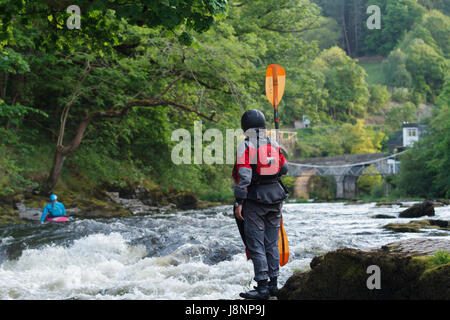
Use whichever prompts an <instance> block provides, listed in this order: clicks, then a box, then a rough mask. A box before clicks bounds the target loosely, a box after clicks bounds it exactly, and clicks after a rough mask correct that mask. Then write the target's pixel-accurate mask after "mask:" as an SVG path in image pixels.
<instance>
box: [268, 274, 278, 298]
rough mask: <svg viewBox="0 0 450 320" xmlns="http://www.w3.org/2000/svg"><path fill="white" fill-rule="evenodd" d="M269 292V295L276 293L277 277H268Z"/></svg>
mask: <svg viewBox="0 0 450 320" xmlns="http://www.w3.org/2000/svg"><path fill="white" fill-rule="evenodd" d="M268 288H269V294H270V295H271V296H276V295H277V293H278V279H277V278H270V281H269V284H268Z"/></svg>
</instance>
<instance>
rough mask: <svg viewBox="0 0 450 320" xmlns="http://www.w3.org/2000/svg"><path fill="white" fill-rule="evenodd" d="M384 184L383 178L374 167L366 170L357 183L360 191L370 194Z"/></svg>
mask: <svg viewBox="0 0 450 320" xmlns="http://www.w3.org/2000/svg"><path fill="white" fill-rule="evenodd" d="M382 182H383V177H382V176H381V174H380V172H379V171H378V170H377V168H375V167H374V166H373V165H371V166H368V167H367V168H365V169H364V171H363V173H362V174H361V175H360V176H359V177H358V179H357V181H356V183H357V185H358V190H359V191H361V192H363V193H366V194H369V193H370V192H371V191H372V190H373V189H374V188H376V187H378V186H379V185H380V184H381V183H382Z"/></svg>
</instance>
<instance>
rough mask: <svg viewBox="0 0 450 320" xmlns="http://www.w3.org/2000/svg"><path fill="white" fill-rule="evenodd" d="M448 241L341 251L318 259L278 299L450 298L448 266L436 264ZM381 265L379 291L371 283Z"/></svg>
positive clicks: (412, 241) (413, 241) (449, 244)
mask: <svg viewBox="0 0 450 320" xmlns="http://www.w3.org/2000/svg"><path fill="white" fill-rule="evenodd" d="M448 248H450V240H447V239H439V240H436V239H409V240H406V241H401V242H396V243H391V244H388V245H386V246H383V247H382V248H377V249H369V250H366V251H363V250H357V249H348V248H347V249H339V250H336V251H332V252H328V253H326V254H324V255H321V256H317V257H315V258H314V259H313V260H312V261H311V263H310V267H311V270H310V271H306V272H296V273H294V274H293V275H292V276H291V277H290V278H289V279H288V281H287V282H286V284H285V285H284V287H283V288H281V289H280V291H279V293H278V299H288V300H303V299H305V300H306V299H315V300H316V299H333V300H336V299H358V300H359V299H364V300H366V299H377V300H378V299H380V300H382V299H447V300H448V299H450V277H449V276H448V275H449V270H450V262H448V260H445V259H444V261H438V262H436V261H437V259H434V257H433V256H432V255H433V254H435V253H436V252H437V251H440V250H448ZM369 266H378V267H379V270H380V281H381V287H380V288H379V289H369V287H368V285H367V282H368V279H369V277H370V276H371V275H372V272H373V271H368V270H369V269H368V267H369Z"/></svg>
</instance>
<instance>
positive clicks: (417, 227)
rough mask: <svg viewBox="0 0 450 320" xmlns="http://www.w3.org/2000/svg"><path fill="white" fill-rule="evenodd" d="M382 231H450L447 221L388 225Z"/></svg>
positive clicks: (423, 221)
mask: <svg viewBox="0 0 450 320" xmlns="http://www.w3.org/2000/svg"><path fill="white" fill-rule="evenodd" d="M383 228H384V229H387V230H391V231H394V232H422V230H421V229H440V230H447V231H450V228H449V225H448V221H446V220H431V219H424V220H416V221H410V222H407V223H389V224H387V225H385V226H384V227H383Z"/></svg>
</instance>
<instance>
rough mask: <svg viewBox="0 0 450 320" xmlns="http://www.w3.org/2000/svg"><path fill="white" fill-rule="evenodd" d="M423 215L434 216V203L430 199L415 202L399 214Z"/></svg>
mask: <svg viewBox="0 0 450 320" xmlns="http://www.w3.org/2000/svg"><path fill="white" fill-rule="evenodd" d="M423 216H429V217H431V216H434V205H433V203H432V202H431V201H424V202H423V203H417V204H415V205H413V206H412V207H410V208H408V209H406V210H404V211H402V212H401V213H400V214H399V217H400V218H418V217H423Z"/></svg>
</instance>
